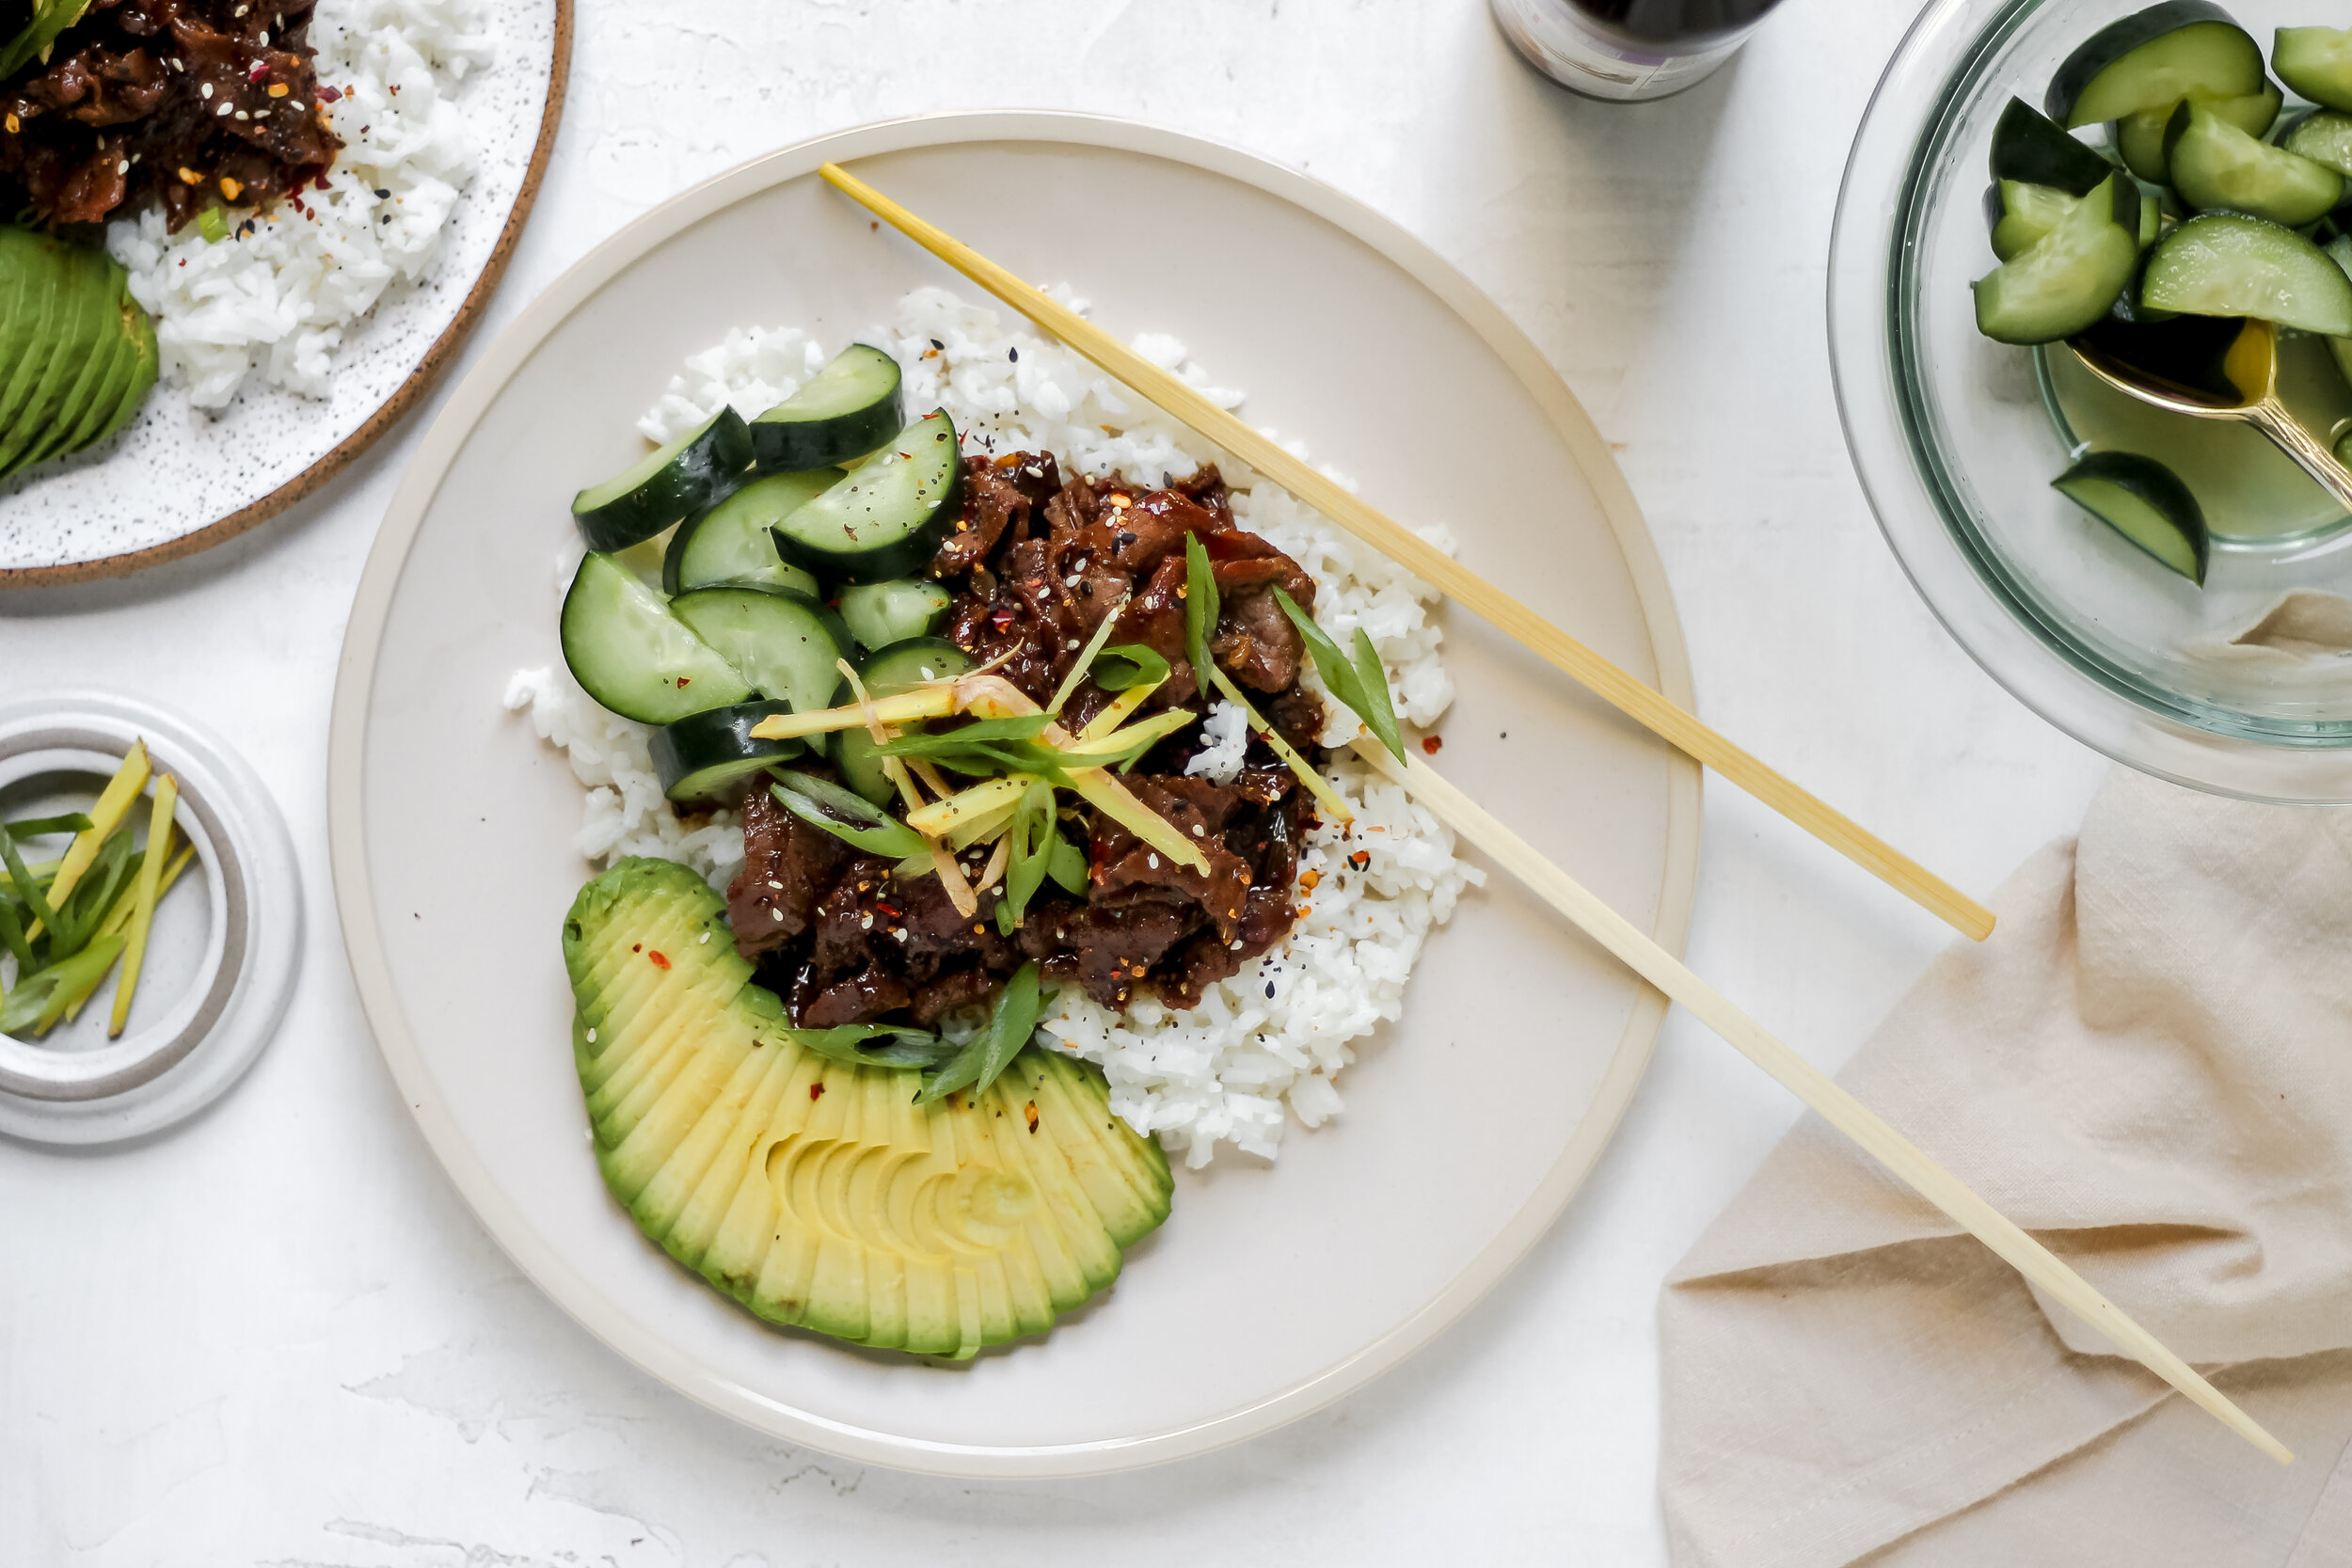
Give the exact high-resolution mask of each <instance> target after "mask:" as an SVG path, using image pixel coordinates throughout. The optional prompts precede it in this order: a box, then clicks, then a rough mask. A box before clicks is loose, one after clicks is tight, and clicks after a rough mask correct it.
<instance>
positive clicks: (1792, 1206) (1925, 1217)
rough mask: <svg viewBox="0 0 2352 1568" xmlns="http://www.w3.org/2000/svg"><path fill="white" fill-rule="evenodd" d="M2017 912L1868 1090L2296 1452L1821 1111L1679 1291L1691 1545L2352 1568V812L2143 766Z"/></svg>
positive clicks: (2047, 856)
mask: <svg viewBox="0 0 2352 1568" xmlns="http://www.w3.org/2000/svg"><path fill="white" fill-rule="evenodd" d="M1994 908H1995V911H1996V912H1997V913H1998V914H1999V916H2000V925H1999V927H1998V929H1996V930H1995V931H1994V935H1993V937H1992V939H1991V940H1990V941H1988V942H1985V943H1983V944H1982V945H1981V946H1979V945H1974V944H1970V943H1965V942H1963V943H1960V944H1958V945H1956V946H1955V947H1954V948H1952V949H1951V950H1950V951H1949V952H1947V953H1946V954H1945V955H1944V956H1943V957H1942V958H1939V959H1937V960H1936V962H1935V963H1934V965H1933V966H1932V967H1931V968H1930V969H1929V971H1928V973H1927V974H1926V975H1925V977H1924V978H1922V979H1921V981H1920V982H1919V984H1918V986H1917V987H1916V988H1915V990H1913V991H1912V992H1911V994H1910V995H1909V996H1908V997H1906V998H1905V999H1904V1000H1903V1002H1902V1003H1901V1004H1900V1005H1899V1006H1898V1007H1897V1008H1896V1009H1895V1011H1894V1013H1893V1015H1892V1016H1891V1017H1889V1018H1888V1020H1887V1021H1886V1022H1885V1023H1883V1025H1881V1026H1880V1028H1879V1029H1878V1031H1877V1032H1876V1033H1875V1034H1874V1035H1872V1036H1871V1037H1870V1038H1869V1040H1868V1041H1867V1042H1866V1043H1865V1044H1864V1046H1863V1048H1862V1049H1861V1051H1860V1052H1858V1053H1856V1054H1855V1056H1854V1059H1853V1061H1852V1062H1851V1065H1850V1066H1849V1067H1848V1068H1847V1069H1846V1071H1845V1072H1843V1073H1842V1074H1840V1075H1839V1081H1840V1082H1842V1083H1843V1084H1845V1085H1847V1086H1848V1087H1849V1088H1851V1090H1852V1091H1853V1092H1854V1093H1855V1094H1856V1095H1858V1096H1860V1097H1861V1099H1862V1100H1863V1101H1864V1102H1865V1103H1867V1104H1868V1105H1870V1106H1872V1107H1873V1108H1874V1109H1876V1110H1877V1111H1878V1112H1879V1113H1880V1114H1882V1115H1883V1116H1884V1117H1886V1118H1887V1120H1889V1121H1891V1122H1892V1123H1894V1125H1895V1126H1896V1127H1898V1128H1899V1129H1901V1130H1902V1131H1903V1132H1907V1133H1908V1134H1910V1136H1911V1137H1912V1139H1913V1140H1914V1141H1915V1142H1916V1143H1918V1144H1919V1145H1920V1146H1921V1147H1923V1148H1926V1149H1927V1151H1928V1152H1929V1153H1931V1154H1932V1155H1934V1156H1935V1157H1936V1158H1938V1159H1939V1160H1942V1161H1943V1162H1944V1163H1945V1164H1947V1165H1948V1166H1949V1167H1951V1168H1952V1169H1953V1170H1954V1171H1956V1172H1958V1173H1959V1175H1960V1176H1961V1178H1962V1179H1963V1180H1966V1181H1967V1182H1969V1183H1970V1184H1971V1185H1973V1186H1974V1187H1975V1188H1976V1189H1977V1190H1978V1191H1979V1192H1980V1193H1982V1194H1983V1195H1984V1196H1986V1197H1987V1198H1988V1199H1990V1200H1991V1201H1992V1202H1993V1203H1994V1204H1995V1205H1996V1206H1997V1207H1999V1208H2000V1209H2001V1210H2003V1211H2004V1212H2007V1213H2008V1214H2009V1215H2010V1217H2011V1218H2012V1219H2014V1220H2016V1221H2017V1222H2018V1223H2019V1224H2020V1225H2023V1226H2024V1227H2026V1229H2028V1230H2031V1231H2033V1232H2034V1233H2035V1234H2036V1235H2037V1236H2039V1237H2040V1238H2041V1239H2042V1242H2043V1243H2045V1244H2046V1245H2048V1246H2049V1247H2050V1248H2051V1249H2052V1250H2054V1251H2055V1252H2057V1253H2058V1255H2059V1256H2061V1257H2063V1258H2065V1259H2067V1260H2068V1261H2069V1262H2071V1263H2072V1264H2073V1265H2074V1267H2075V1268H2077V1269H2078V1270H2080V1271H2081V1272H2082V1274H2083V1275H2085V1276H2086V1277H2088V1278H2089V1279H2090V1282H2091V1283H2092V1284H2093V1285H2095V1286H2097V1287H2098V1288H2099V1289H2100V1290H2101V1291H2105V1292H2106V1294H2107V1296H2108V1297H2109V1298H2110V1299H2111V1300H2113V1301H2114V1302H2115V1303H2116V1304H2117V1305H2118V1306H2120V1307H2122V1308H2123V1309H2124V1310H2125V1311H2126V1312H2129V1313H2131V1314H2132V1315H2133V1316H2134V1317H2136V1318H2137V1319H2138V1320H2139V1322H2140V1323H2143V1324H2145V1325H2146V1326H2147V1327H2148V1328H2149V1329H2150V1330H2151V1331H2152V1332H2153V1333H2154V1334H2155V1335H2156V1336H2157V1337H2158V1338H2162V1339H2163V1340H2165V1341H2166V1342H2167V1343H2168V1344H2169V1345H2170V1346H2171V1347H2172V1348H2173V1349H2174V1350H2176V1351H2178V1352H2179V1353H2180V1354H2182V1355H2184V1356H2185V1357H2186V1358H2187V1359H2188V1360H2190V1361H2192V1362H2194V1363H2196V1364H2198V1365H2199V1366H2200V1367H2201V1368H2202V1369H2203V1370H2206V1371H2207V1373H2208V1375H2210V1376H2212V1377H2213V1378H2214V1381H2215V1382H2216V1383H2217V1385H2218V1386H2220V1387H2221V1388H2222V1389H2223V1390H2224V1391H2225V1392H2227V1393H2229V1394H2230V1395H2231V1397H2232V1398H2233V1399H2235V1400H2237V1401H2238V1402H2240V1403H2242V1404H2243V1405H2245V1406H2246V1408H2247V1409H2248V1411H2249V1413H2250V1414H2251V1415H2252V1416H2253V1417H2254V1418H2255V1419H2256V1420H2258V1421H2261V1422H2263V1423H2264V1424H2265V1425H2266V1426H2268V1427H2269V1428H2270V1430H2271V1431H2272V1432H2274V1433H2277V1434H2278V1436H2279V1437H2280V1440H2281V1441H2283V1442H2285V1443H2286V1444H2287V1445H2288V1446H2289V1447H2290V1448H2292V1449H2296V1453H2297V1455H2298V1459H2297V1462H2296V1464H2295V1465H2290V1466H2283V1467H2282V1466H2280V1465H2275V1464H2273V1463H2272V1462H2271V1461H2270V1460H2268V1459H2265V1458H2264V1457H2263V1456H2262V1455H2261V1454H2259V1453H2257V1452H2256V1451H2255V1450H2254V1449H2251V1448H2249V1447H2248V1446H2247V1445H2246V1444H2245V1443H2244V1442H2242V1441H2241V1440H2240V1439H2238V1438H2237V1437H2235V1436H2233V1434H2231V1433H2229V1432H2228V1431H2226V1430H2225V1429H2224V1428H2222V1427H2221V1426H2220V1425H2219V1424H2217V1422H2215V1421H2214V1420H2213V1419H2212V1418H2210V1417H2208V1416H2206V1415H2204V1414H2203V1413H2201V1412H2200V1411H2198V1410H2196V1409H2195V1408H2194V1407H2192V1406H2190V1405H2188V1404H2187V1403H2186V1402H2185V1401H2183V1400H2181V1399H2180V1398H2179V1397H2178V1396H2175V1395H2173V1394H2171V1392H2170V1391H2169V1389H2168V1388H2166V1386H2164V1385H2163V1384H2162V1383H2161V1382H2159V1381H2158V1380H2157V1379H2156V1378H2155V1376H2154V1375H2153V1373H2150V1372H2148V1371H2146V1370H2144V1369H2142V1368H2141V1367H2139V1366H2138V1364H2137V1363H2136V1362H2132V1361H2129V1360H2125V1359H2123V1358H2121V1357H2119V1356H2117V1355H2115V1354H2112V1352H2111V1350H2110V1347H2109V1346H2108V1345H2107V1344H2106V1341H2105V1340H2104V1339H2102V1338H2099V1337H2098V1336H2097V1334H2096V1333H2095V1332H2094V1331H2092V1330H2090V1329H2089V1328H2087V1327H2085V1326H2084V1325H2083V1324H2082V1323H2080V1322H2079V1321H2077V1320H2076V1319H2075V1318H2074V1316H2073V1315H2072V1314H2071V1313H2069V1312H2067V1311H2066V1309H2065V1308H2064V1307H2059V1306H2058V1304H2057V1303H2055V1302H2052V1301H2048V1300H2045V1299H2043V1298H2042V1297H2041V1296H2040V1295H2039V1294H2038V1293H2037V1292H2036V1291H2033V1290H2032V1289H2031V1288H2030V1287H2028V1286H2027V1285H2026V1283H2025V1281H2024V1280H2023V1279H2022V1278H2020V1277H2019V1276H2018V1275H2016V1274H2015V1273H2013V1272H2012V1271H2011V1270H2010V1268H2009V1267H2008V1266H2007V1265H2005V1264H2003V1263H2002V1262H2001V1261H2000V1260H1999V1259H1995V1258H1994V1256H1993V1255H1992V1254H1991V1253H1990V1252H1988V1251H1986V1250H1985V1249H1984V1247H1983V1246H1982V1245H1981V1244H1980V1243H1978V1242H1977V1241H1976V1240H1974V1239H1973V1238H1971V1237H1969V1236H1967V1235H1965V1234H1963V1233H1959V1232H1958V1231H1957V1230H1956V1227H1954V1226H1953V1225H1952V1224H1951V1223H1950V1222H1949V1221H1948V1220H1947V1219H1946V1218H1945V1217H1944V1216H1943V1215H1942V1214H1940V1213H1938V1212H1936V1211H1935V1210H1934V1209H1932V1208H1931V1207H1930V1206H1929V1205H1928V1204H1927V1203H1925V1202H1924V1201H1923V1200H1921V1199H1919V1198H1916V1197H1915V1196H1912V1195H1911V1193H1910V1192H1909V1190H1908V1189H1906V1188H1903V1187H1901V1186H1899V1185H1898V1184H1897V1183H1896V1182H1895V1181H1894V1180H1891V1179H1890V1178H1887V1177H1885V1176H1883V1175H1882V1174H1881V1173H1880V1171H1879V1169H1878V1167H1877V1166H1875V1165H1874V1164H1870V1163H1869V1162H1868V1161H1867V1160H1866V1159H1865V1158H1864V1157H1863V1156H1861V1155H1860V1154H1858V1153H1856V1152H1855V1151H1854V1150H1853V1149H1852V1148H1851V1146H1850V1145H1848V1144H1847V1143H1846V1142H1845V1141H1844V1140H1843V1139H1842V1138H1840V1137H1839V1136H1838V1135H1837V1134H1836V1132H1832V1131H1830V1129H1829V1128H1828V1127H1827V1126H1826V1125H1825V1124H1824V1123H1822V1122H1821V1121H1820V1120H1819V1119H1818V1118H1816V1117H1806V1118H1805V1120H1804V1122H1802V1123H1800V1124H1799V1126H1798V1127H1797V1128H1796V1130H1795V1131H1794V1132H1790V1134H1789V1135H1788V1138H1787V1140H1786V1141H1784V1142H1783V1143H1782V1144H1781V1146H1780V1147H1779V1148H1777V1149H1775V1150H1774V1151H1773V1153H1772V1156H1771V1158H1770V1159H1769V1160H1767V1161H1766V1163H1765V1164H1764V1166H1763V1168H1762V1169H1761V1170H1760V1171H1758V1172H1757V1173H1756V1178H1755V1179H1754V1180H1752V1181H1750V1182H1749V1183H1748V1185H1747V1187H1746V1189H1745V1190H1743V1191H1742V1192H1741V1193H1740V1196H1738V1197H1737V1198H1736V1199H1735V1200H1734V1201H1733V1202H1732V1204H1731V1206H1730V1208H1729V1209H1727V1210H1726V1211H1725V1212H1724V1213H1723V1214H1722V1215H1721V1216H1719V1217H1718V1218H1717V1220H1716V1221H1715V1223H1714V1224H1713V1225H1712V1226H1711V1227H1708V1231H1707V1233H1706V1234H1705V1235H1704V1236H1702V1237H1701V1238H1700V1239H1699V1242H1698V1243H1697V1245H1695V1246H1694V1247H1692V1249H1691V1252H1690V1254H1689V1256H1687V1257H1686V1258H1684V1259H1683V1260H1682V1262H1681V1263H1680V1265H1678V1266H1677V1269H1676V1270H1675V1272H1674V1274H1673V1275H1671V1276H1670V1278H1669V1280H1668V1282H1667V1288H1666V1290H1665V1291H1664V1295H1663V1299H1662V1301H1661V1305H1660V1326H1661V1340H1662V1354H1663V1376H1664V1394H1665V1426H1664V1442H1663V1451H1662V1454H1661V1461H1660V1468H1659V1482H1660V1490H1661V1497H1662V1502H1663V1506H1664V1509H1665V1516H1666V1525H1667V1530H1668V1534H1669V1538H1670V1541H1671V1543H1672V1547H1673V1553H1674V1560H1675V1561H1676V1563H1677V1565H1679V1568H1701V1565H1704V1568H1834V1565H1837V1564H1843V1563H1850V1562H1858V1561H1863V1560H1867V1561H1868V1562H1870V1563H1871V1564H1872V1565H1873V1568H1896V1565H1899V1568H1931V1565H1933V1568H1944V1565H1960V1564H1966V1565H1969V1568H1978V1565H1988V1564H2011V1563H2018V1564H2040V1563H2051V1564H2059V1563H2063V1564H2068V1565H2070V1568H2073V1565H2091V1564H2110V1563H2112V1564H2132V1565H2135V1568H2162V1565H2170V1564H2175V1563H2178V1564H2198V1565H2217V1564H2238V1563H2248V1564H2286V1565H2291V1568H2321V1565H2337V1564H2344V1565H2352V1454H2348V1453H2347V1449H2346V1445H2347V1441H2352V810H2335V809H2328V810H2315V809H2294V808H2286V807H2277V806H2258V805H2249V804H2247V803H2245V802H2242V801H2232V800H2216V799H2213V798H2211V797H2208V796H2202V795H2198V794H2194V793H2192V792H2190V791H2187V790H2184V789H2180V788H2177V787H2175V786H2173V785H2170V784H2160V783H2157V782H2156V781H2153V780H2151V779H2148V778H2145V777H2143V776H2141V775H2139V774H2137V773H2132V772H2129V771H2124V770H2119V771H2118V772H2117V773H2116V774H2115V775H2114V776H2113V777H2112V778H2111V779H2109V781H2108V782H2107V784H2106V786H2105V787H2104V788H2103V789H2102V790H2101V792H2100V794H2099V796H2098V798H2097V799H2096V800H2094V801H2093V802H2092V804H2091V808H2090V813H2089V816H2087V818H2086V819H2085V821H2084V823H2083V829H2082V832H2081V835H2080V837H2079V838H2078V839H2077V840H2076V841H2075V842H2074V843H2059V844H2057V845H2053V846H2052V847H2049V848H2047V849H2044V850H2043V851H2042V853H2040V854H2039V855H2037V856H2035V857H2034V858H2033V859H2032V860H2031V861H2028V862H2027V863H2026V864H2025V865H2024V866H2023V867H2022V868H2021V869H2020V870H2019V871H2018V872H2017V873H2016V874H2015V875H2014V876H2013V877H2011V878H2010V880H2009V882H2008V883H2007V885H2005V886H2004V887H2003V888H2002V889H2001V891H2000V893H1999V894H1998V895H1995V898H1994ZM2217 1367H2219V1368H2221V1369H2223V1370H2219V1371H2216V1370H2215V1368H2217Z"/></svg>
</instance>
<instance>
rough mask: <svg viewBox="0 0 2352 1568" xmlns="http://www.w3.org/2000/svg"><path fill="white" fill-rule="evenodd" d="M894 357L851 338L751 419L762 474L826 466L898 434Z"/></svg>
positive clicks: (901, 417)
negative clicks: (805, 379)
mask: <svg viewBox="0 0 2352 1568" xmlns="http://www.w3.org/2000/svg"><path fill="white" fill-rule="evenodd" d="M898 379H899V378H898V361H897V360H896V359H893V358H892V357H890V356H888V355H887V354H884V353H883V352H882V350H880V349H878V348H875V347H873V346H872V345H870V344H867V343H851V344H850V346H849V347H848V348H845V349H843V350H842V351H841V352H840V353H839V354H836V355H834V356H833V359H832V361H831V363H829V364H827V365H826V366H825V368H824V369H823V370H821V371H818V372H817V373H816V375H814V376H812V377H811V378H810V379H809V383H808V385H807V386H805V387H803V388H801V389H800V390H799V391H797V392H795V393H793V394H792V395H791V396H790V397H788V398H787V399H785V400H784V401H783V402H782V403H780V404H776V405H775V406H774V407H773V408H771V409H769V410H768V412H766V413H765V414H762V415H761V416H760V417H759V418H757V419H755V420H753V421H752V446H753V450H754V451H756V452H757V453H758V459H759V467H760V470H761V471H762V472H764V473H771V474H775V473H788V472H794V471H797V470H799V469H803V468H824V467H832V466H833V465H834V464H836V463H845V462H847V461H849V460H850V458H852V457H862V456H864V455H865V454H866V453H867V452H869V451H876V450H878V449H879V448H880V447H881V446H882V443H883V442H885V441H887V440H889V439H890V438H891V437H892V436H896V435H898V430H899V427H900V426H902V425H904V424H905V423H906V411H905V409H904V408H903V406H901V404H899V401H898Z"/></svg>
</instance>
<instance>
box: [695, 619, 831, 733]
mask: <svg viewBox="0 0 2352 1568" xmlns="http://www.w3.org/2000/svg"><path fill="white" fill-rule="evenodd" d="M670 610H671V611H672V613H674V614H675V615H676V616H677V618H678V619H679V620H680V621H683V622H684V623H686V625H687V626H691V628H693V632H694V635H695V636H697V637H699V638H701V639H702V640H703V641H705V642H707V643H709V644H710V646H711V647H712V648H713V649H714V650H715V651H716V652H717V653H718V655H719V657H722V658H723V659H725V660H726V661H727V663H729V664H730V665H732V666H734V668H735V672H736V673H737V674H739V675H740V676H742V677H743V679H744V680H746V681H748V682H750V683H751V687H752V689H753V690H755V691H756V692H758V693H759V694H760V695H761V696H763V697H769V698H772V699H774V700H775V701H778V702H785V703H790V704H791V705H792V708H793V711H794V712H796V713H808V712H813V711H814V710H816V709H818V708H823V707H831V706H833V705H834V694H835V693H836V692H838V691H839V690H840V689H841V686H842V680H841V671H840V670H839V668H838V667H837V666H838V665H839V662H840V661H841V660H842V659H843V658H845V657H848V656H849V653H850V634H849V632H848V631H847V630H846V629H845V628H844V627H843V626H842V625H841V617H839V616H838V615H835V614H834V612H833V611H832V610H827V609H826V608H825V607H824V606H823V605H820V604H818V602H817V601H816V600H814V599H807V598H803V597H802V596H801V595H800V594H773V593H765V592H762V591H761V590H759V589H756V588H704V589H698V590H696V591H695V592H693V593H691V594H679V595H678V596H677V597H676V598H675V599H672V600H671V601H670Z"/></svg>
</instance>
